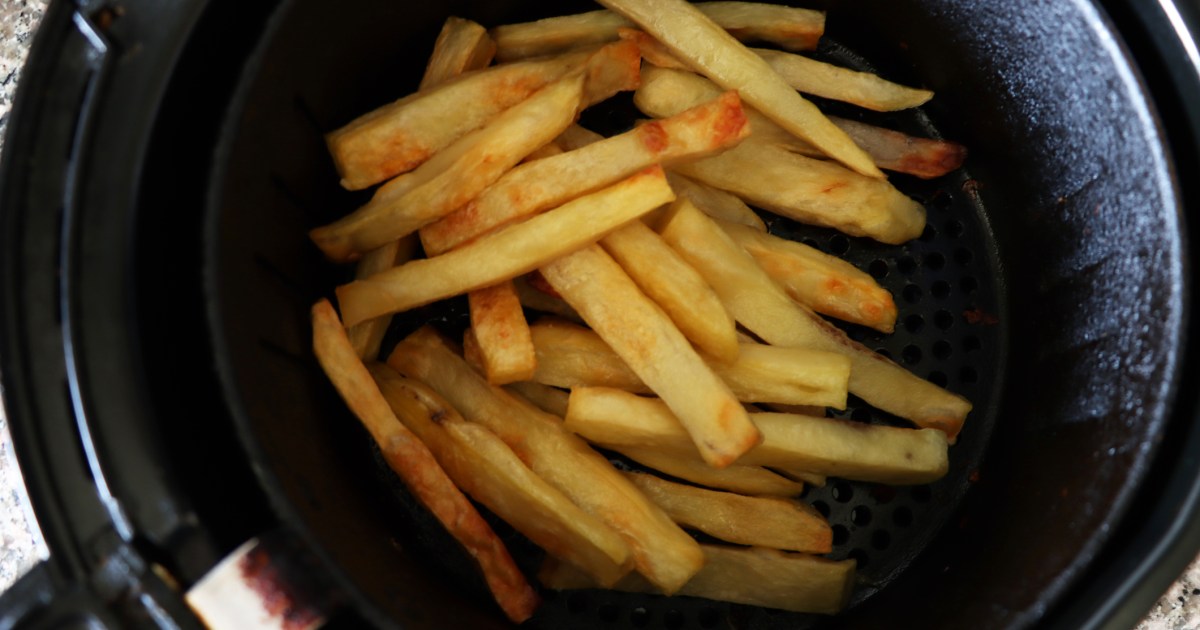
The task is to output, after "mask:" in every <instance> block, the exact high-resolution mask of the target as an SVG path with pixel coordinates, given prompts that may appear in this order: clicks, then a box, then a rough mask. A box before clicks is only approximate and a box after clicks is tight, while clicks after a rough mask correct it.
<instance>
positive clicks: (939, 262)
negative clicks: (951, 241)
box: [925, 252, 946, 271]
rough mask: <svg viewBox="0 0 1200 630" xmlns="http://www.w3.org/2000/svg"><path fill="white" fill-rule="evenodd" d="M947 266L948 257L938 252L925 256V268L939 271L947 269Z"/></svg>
mask: <svg viewBox="0 0 1200 630" xmlns="http://www.w3.org/2000/svg"><path fill="white" fill-rule="evenodd" d="M945 266H946V257H945V256H943V255H941V254H939V253H937V252H932V253H929V254H926V255H925V268H927V269H932V270H934V271H937V270H938V269H941V268H942V267H945Z"/></svg>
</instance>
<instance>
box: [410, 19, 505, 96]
mask: <svg viewBox="0 0 1200 630" xmlns="http://www.w3.org/2000/svg"><path fill="white" fill-rule="evenodd" d="M495 55H496V42H494V41H492V38H491V36H490V35H488V33H487V29H485V28H483V27H482V26H480V25H479V24H478V23H476V22H472V21H471V20H466V19H463V18H460V17H454V16H451V17H448V18H446V22H445V23H444V24H442V30H441V32H439V33H438V37H437V41H436V42H434V44H433V54H432V55H430V56H429V62H428V63H427V64H426V65H425V76H423V77H421V84H420V85H419V86H417V89H418V90H426V89H429V88H431V87H434V86H436V85H439V84H441V83H443V82H445V81H447V80H449V79H452V78H454V77H457V76H458V75H460V74H463V73H464V72H469V71H471V70H479V69H480V68H486V67H487V66H488V64H490V63H491V62H492V57H494V56H495Z"/></svg>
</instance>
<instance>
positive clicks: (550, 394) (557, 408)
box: [504, 381, 571, 418]
mask: <svg viewBox="0 0 1200 630" xmlns="http://www.w3.org/2000/svg"><path fill="white" fill-rule="evenodd" d="M504 389H506V390H508V391H509V393H511V394H513V395H514V396H518V397H520V398H524V399H525V400H528V401H529V402H531V403H533V406H535V407H537V408H538V409H541V410H542V411H545V412H546V413H552V414H554V415H556V416H558V417H559V418H561V417H563V416H565V415H567V398H568V397H570V395H571V394H570V393H568V392H564V391H563V390H561V389H558V388H557V387H550V386H549V385H542V384H541V383H535V382H533V381H521V382H519V383H509V384H508V385H505V386H504Z"/></svg>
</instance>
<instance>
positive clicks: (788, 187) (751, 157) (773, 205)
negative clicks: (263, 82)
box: [675, 139, 925, 244]
mask: <svg viewBox="0 0 1200 630" xmlns="http://www.w3.org/2000/svg"><path fill="white" fill-rule="evenodd" d="M675 170H677V171H679V172H680V173H683V174H684V175H687V176H688V177H691V178H692V179H695V180H697V181H701V182H704V183H705V184H708V185H710V186H715V187H717V188H720V189H722V190H727V191H729V192H731V193H733V194H735V195H737V196H739V197H741V198H742V199H745V200H746V201H747V202H749V203H752V204H754V205H756V206H759V207H761V208H764V209H766V210H770V211H772V212H775V213H776V214H780V215H782V216H785V217H789V218H792V219H795V220H797V221H800V222H801V223H809V224H812V225H821V226H825V227H832V228H836V229H838V230H840V231H842V232H844V233H846V234H849V235H851V236H867V237H870V238H873V239H875V240H877V241H880V242H883V243H890V244H899V243H904V242H907V241H909V240H912V239H914V238H916V237H918V236H920V235H921V232H922V231H923V230H924V229H925V208H924V207H922V206H921V204H919V203H917V202H916V201H913V200H912V199H910V198H909V197H907V196H905V195H904V194H903V193H901V192H900V191H898V190H896V188H895V187H894V186H892V185H891V184H890V183H888V182H887V181H886V180H882V179H874V178H871V177H863V176H862V175H859V174H858V173H855V172H853V171H850V170H848V169H845V168H842V167H841V166H840V165H838V164H835V163H833V162H829V161H825V160H816V159H813V158H809V157H804V156H802V155H797V154H795V153H792V152H791V151H788V150H787V149H784V148H782V147H779V146H776V145H773V144H766V143H763V142H758V141H755V140H753V139H751V140H746V141H745V142H742V143H741V144H740V145H738V146H736V147H734V148H732V149H730V150H728V151H726V152H724V153H722V154H720V155H714V156H712V157H708V158H704V159H702V160H696V161H695V162H689V163H687V164H679V165H677V166H676V167H675Z"/></svg>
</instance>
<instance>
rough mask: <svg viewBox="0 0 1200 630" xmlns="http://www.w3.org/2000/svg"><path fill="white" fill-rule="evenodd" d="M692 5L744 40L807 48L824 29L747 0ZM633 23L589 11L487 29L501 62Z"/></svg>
mask: <svg viewBox="0 0 1200 630" xmlns="http://www.w3.org/2000/svg"><path fill="white" fill-rule="evenodd" d="M696 7H697V8H698V9H699V10H700V11H702V12H703V13H704V14H705V15H708V16H709V17H710V18H712V19H713V20H714V21H715V22H716V23H717V24H720V25H721V26H722V27H723V28H725V29H726V30H728V31H729V32H730V33H731V34H733V35H734V36H735V37H737V38H738V39H741V40H745V41H766V42H771V43H774V44H778V45H779V46H781V47H783V48H785V49H787V50H812V49H814V48H816V46H817V40H818V39H819V38H820V37H821V34H822V33H824V31H825V14H824V13H822V12H819V11H810V10H807V9H793V8H790V7H781V6H776V5H768V4H758V3H751V2H702V3H698V4H697V5H696ZM632 25H633V24H632V23H631V22H629V21H628V20H626V19H625V18H622V17H621V16H619V15H616V14H614V13H612V12H610V11H592V12H589V13H580V14H578V15H565V16H561V17H552V18H545V19H542V20H538V21H536V22H526V23H523V24H508V25H505V26H497V27H496V28H494V29H492V37H493V38H494V39H495V40H496V46H497V51H496V56H497V58H499V59H500V60H501V61H511V60H513V59H523V58H526V57H536V56H541V55H548V54H552V53H557V52H562V51H565V50H570V49H572V48H577V47H579V46H585V45H589V44H599V43H603V42H609V41H612V40H615V39H617V31H618V29H621V28H627V27H630V26H632Z"/></svg>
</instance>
